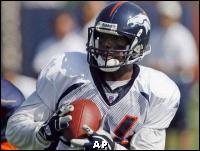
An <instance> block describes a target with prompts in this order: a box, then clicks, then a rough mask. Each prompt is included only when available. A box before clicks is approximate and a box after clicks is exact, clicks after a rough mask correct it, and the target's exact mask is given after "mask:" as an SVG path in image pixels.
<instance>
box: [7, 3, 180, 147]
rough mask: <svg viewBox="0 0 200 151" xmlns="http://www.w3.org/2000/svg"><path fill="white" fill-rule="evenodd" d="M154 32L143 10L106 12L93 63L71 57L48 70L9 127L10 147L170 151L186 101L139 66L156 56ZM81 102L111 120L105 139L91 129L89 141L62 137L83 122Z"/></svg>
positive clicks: (93, 41) (96, 33)
mask: <svg viewBox="0 0 200 151" xmlns="http://www.w3.org/2000/svg"><path fill="white" fill-rule="evenodd" d="M150 29H151V25H150V21H149V18H148V16H147V14H146V13H145V11H144V10H143V9H142V8H140V7H139V6H137V5H135V4H133V3H130V2H114V3H111V4H109V5H108V6H106V7H105V8H104V9H103V10H102V11H101V12H100V14H99V15H98V17H97V19H96V22H95V25H94V27H90V28H89V29H88V42H87V52H88V53H87V55H85V54H81V53H78V52H66V53H64V54H60V55H58V56H56V57H54V58H52V60H51V61H50V62H49V63H48V64H47V65H46V66H45V67H44V68H43V70H42V71H41V73H40V76H39V78H38V81H37V86H36V91H35V92H34V93H33V94H32V95H31V96H30V97H29V98H28V99H27V100H26V101H25V102H24V103H23V104H22V106H21V107H20V109H19V110H18V111H17V112H16V113H15V114H14V115H13V116H12V117H11V118H10V119H9V121H8V126H7V131H6V136H7V138H8V140H9V141H10V142H12V143H13V144H15V145H16V146H17V147H18V148H21V149H50V148H54V149H55V148H56V149H72V148H73V147H80V148H83V149H86V150H87V149H102V148H101V147H99V148H98V147H97V144H96V143H97V142H98V143H100V145H99V146H102V145H101V143H104V144H107V145H106V148H105V149H114V150H121V149H164V147H165V135H166V133H165V129H166V128H167V127H168V126H169V124H170V122H171V120H172V119H173V117H174V115H175V113H176V111H177V108H178V105H179V99H180V93H179V89H178V88H177V86H176V84H175V83H174V82H173V81H172V80H171V79H169V78H168V76H167V75H165V74H164V73H162V72H160V71H157V70H154V69H151V68H148V67H144V66H141V65H138V62H139V61H140V60H141V59H142V58H143V57H144V56H145V55H147V54H148V53H150V46H149V36H150ZM155 59H156V58H155ZM79 98H83V99H91V100H92V101H94V102H95V103H96V104H97V106H98V107H99V109H100V112H101V114H102V117H104V120H103V122H102V126H101V128H100V129H99V130H98V131H97V132H93V130H92V129H91V128H90V127H88V126H87V125H85V126H84V127H83V129H84V130H85V131H86V133H87V134H88V139H86V140H82V139H78V140H76V139H75V140H74V139H73V140H66V139H65V138H63V137H62V130H63V129H64V128H67V127H68V126H69V124H70V121H71V120H76V119H73V118H72V117H71V116H70V115H67V116H66V113H68V112H73V109H74V107H73V106H72V105H70V103H71V102H73V101H75V100H76V99H79ZM11 130H12V131H11ZM94 147H95V148H94Z"/></svg>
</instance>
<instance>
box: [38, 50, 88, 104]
mask: <svg viewBox="0 0 200 151" xmlns="http://www.w3.org/2000/svg"><path fill="white" fill-rule="evenodd" d="M86 57H87V56H86V54H83V53H80V52H65V53H62V54H59V55H57V56H55V57H53V58H52V59H51V60H50V61H49V62H48V63H47V65H46V66H44V68H43V69H42V71H41V73H40V75H39V77H38V80H37V83H36V92H37V94H38V95H39V96H40V98H41V99H42V101H43V102H44V103H45V104H46V105H48V106H49V107H50V108H54V107H55V104H56V102H57V101H58V99H59V97H60V96H61V95H62V93H63V92H64V91H66V90H67V89H68V88H69V87H70V86H72V85H73V84H75V83H85V82H87V81H88V80H87V79H88V73H89V67H88V66H87V60H86Z"/></svg>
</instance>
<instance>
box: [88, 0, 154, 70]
mask: <svg viewBox="0 0 200 151" xmlns="http://www.w3.org/2000/svg"><path fill="white" fill-rule="evenodd" d="M150 29H151V24H150V21H149V18H148V16H147V14H146V13H145V11H144V10H143V9H142V8H140V7H139V6H137V5H135V4H133V3H131V2H124V1H123V2H114V3H111V4H109V5H108V6H107V7H105V8H104V9H103V10H102V11H101V12H100V14H99V15H98V17H97V18H96V22H95V25H94V26H93V27H89V28H88V42H87V51H88V56H87V60H88V63H89V64H90V66H92V67H97V68H99V69H101V70H102V71H104V72H114V71H117V70H118V69H119V68H120V67H121V66H124V65H129V64H134V63H136V62H137V61H139V60H141V59H142V58H143V57H144V56H145V55H146V54H149V53H150V51H151V49H150V45H149V37H150ZM105 35H112V36H111V37H116V39H117V38H120V37H121V38H125V39H127V41H128V42H127V43H126V45H125V46H124V47H120V48H116V49H115V48H107V49H106V48H102V47H101V46H100V44H101V43H104V41H103V38H104V37H105ZM113 39H114V41H115V38H113ZM105 42H106V41H105ZM116 43H118V42H117V41H116ZM117 54H120V56H121V57H122V59H117V58H114V57H113V58H111V57H109V56H111V55H113V56H117Z"/></svg>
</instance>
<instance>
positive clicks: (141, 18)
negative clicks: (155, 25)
mask: <svg viewBox="0 0 200 151" xmlns="http://www.w3.org/2000/svg"><path fill="white" fill-rule="evenodd" d="M137 24H139V25H143V26H144V27H145V30H146V34H147V32H148V31H149V30H150V29H151V24H150V21H149V19H148V17H147V16H146V15H144V14H139V15H137V16H135V17H131V18H129V19H128V21H127V26H130V27H134V26H135V25H137Z"/></svg>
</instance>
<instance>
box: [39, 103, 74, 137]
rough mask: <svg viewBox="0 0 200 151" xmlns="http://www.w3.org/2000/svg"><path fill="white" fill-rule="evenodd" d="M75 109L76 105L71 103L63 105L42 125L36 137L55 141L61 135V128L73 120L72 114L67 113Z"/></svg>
mask: <svg viewBox="0 0 200 151" xmlns="http://www.w3.org/2000/svg"><path fill="white" fill-rule="evenodd" d="M73 110H74V106H73V105H70V104H64V105H62V106H61V107H60V108H59V109H58V110H57V111H56V112H55V113H54V114H53V115H52V116H50V118H49V119H48V120H47V121H46V122H45V123H44V124H43V125H42V126H41V128H40V129H39V131H38V133H37V134H36V137H37V138H38V139H40V137H42V138H43V139H44V140H46V141H55V140H57V139H58V138H59V137H60V136H61V135H62V133H61V130H62V129H64V128H67V127H68V126H69V121H71V120H72V117H71V115H67V116H66V114H67V113H68V112H71V111H73Z"/></svg>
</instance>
